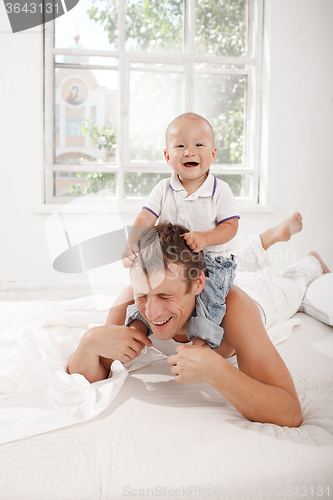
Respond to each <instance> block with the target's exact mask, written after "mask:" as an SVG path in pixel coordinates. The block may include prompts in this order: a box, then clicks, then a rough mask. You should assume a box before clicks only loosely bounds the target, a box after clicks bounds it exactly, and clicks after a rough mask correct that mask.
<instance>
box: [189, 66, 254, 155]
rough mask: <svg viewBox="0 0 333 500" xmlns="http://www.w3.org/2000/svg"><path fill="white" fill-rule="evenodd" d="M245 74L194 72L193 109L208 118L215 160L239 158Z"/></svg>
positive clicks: (242, 141) (242, 126)
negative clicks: (215, 152) (212, 132)
mask: <svg viewBox="0 0 333 500" xmlns="http://www.w3.org/2000/svg"><path fill="white" fill-rule="evenodd" d="M245 90H246V77H244V76H238V75H215V74H208V75H205V74H197V75H196V76H195V78H194V111H195V112H196V113H199V114H200V115H203V116H204V117H205V118H207V120H209V121H210V122H211V124H212V126H213V128H214V132H215V144H216V147H217V157H216V163H220V164H232V163H233V164H239V163H242V161H243V147H244V146H243V144H244V118H245V110H244V105H245Z"/></svg>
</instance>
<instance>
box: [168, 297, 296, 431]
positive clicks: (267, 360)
mask: <svg viewBox="0 0 333 500" xmlns="http://www.w3.org/2000/svg"><path fill="white" fill-rule="evenodd" d="M222 326H223V327H224V329H225V340H224V341H223V343H222V346H221V347H220V348H219V349H217V350H216V351H215V352H214V351H212V350H211V349H209V348H208V347H197V346H186V345H184V346H179V347H177V349H176V351H177V355H176V356H170V357H169V358H168V363H169V364H172V365H174V366H173V368H172V370H171V371H172V373H173V374H175V375H176V381H177V382H180V383H188V382H191V383H200V382H206V383H208V384H209V385H211V386H212V387H214V388H215V389H216V390H217V391H218V392H219V393H220V394H222V396H223V397H225V398H226V399H227V400H228V401H229V402H230V403H231V404H232V405H233V406H234V407H235V408H237V410H239V411H240V412H241V413H242V415H244V416H245V417H246V418H248V419H249V420H252V421H256V422H267V423H273V424H276V425H281V426H288V427H298V426H299V425H300V424H301V422H302V413H301V407H300V404H299V400H298V397H297V393H296V390H295V387H294V384H293V381H292V379H291V376H290V373H289V371H288V369H287V367H286V366H285V364H284V362H283V361H282V359H281V357H280V355H279V353H278V352H277V351H276V349H275V347H274V346H273V344H272V343H271V341H270V339H269V337H268V335H267V333H266V331H265V329H264V326H263V324H262V321H261V318H260V315H259V312H258V310H257V307H256V305H255V304H254V302H253V301H252V300H251V299H250V297H248V296H247V295H246V294H245V293H244V292H242V290H240V289H239V288H237V287H233V288H232V289H231V291H230V292H229V294H228V296H227V312H226V315H225V317H224V320H223V322H222ZM225 342H226V343H225ZM224 343H225V345H223V344H224ZM228 349H229V350H230V349H234V350H235V351H236V354H237V361H238V366H239V370H238V369H237V368H236V367H235V366H232V365H231V364H230V363H228V362H227V361H226V360H225V359H224V358H223V357H222V356H221V352H223V350H228Z"/></svg>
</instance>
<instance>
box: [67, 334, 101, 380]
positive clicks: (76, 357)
mask: <svg viewBox="0 0 333 500" xmlns="http://www.w3.org/2000/svg"><path fill="white" fill-rule="evenodd" d="M93 330H94V329H93V328H92V329H91V330H88V331H87V332H86V333H85V334H84V336H83V337H82V339H81V342H80V344H79V346H78V348H77V349H76V351H75V352H74V353H73V354H72V355H71V357H70V358H69V360H68V372H69V373H70V374H72V373H81V374H82V375H84V376H85V378H86V379H87V380H89V382H91V383H92V382H97V381H98V380H103V379H105V378H107V377H108V370H107V369H106V368H105V367H104V366H103V365H102V363H101V362H100V356H99V355H98V354H97V353H95V352H94V349H93V342H92V334H93Z"/></svg>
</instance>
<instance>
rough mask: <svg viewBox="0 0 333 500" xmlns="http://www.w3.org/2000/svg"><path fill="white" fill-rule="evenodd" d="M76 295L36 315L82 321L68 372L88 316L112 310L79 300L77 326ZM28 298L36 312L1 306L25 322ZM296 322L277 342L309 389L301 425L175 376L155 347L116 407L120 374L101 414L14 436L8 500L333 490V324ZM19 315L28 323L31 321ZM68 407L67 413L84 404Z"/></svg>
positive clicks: (304, 392) (1, 468) (1, 459)
mask: <svg viewBox="0 0 333 500" xmlns="http://www.w3.org/2000/svg"><path fill="white" fill-rule="evenodd" d="M73 303H74V301H68V302H67V303H57V306H56V305H54V304H53V305H52V304H50V303H49V305H48V307H47V308H46V306H45V303H44V309H43V304H42V303H39V305H38V307H37V305H36V304H35V309H34V310H35V314H37V316H35V317H34V318H33V319H34V320H36V321H39V322H40V321H41V318H42V317H46V316H47V317H48V321H49V323H48V324H49V327H48V328H49V329H51V331H53V332H54V331H56V332H57V331H58V329H59V328H60V329H61V328H62V330H61V331H62V332H63V328H65V329H70V332H69V331H68V330H66V331H67V335H64V337H65V338H68V337H69V336H70V335H73V339H74V340H73V342H72V344H66V345H67V346H69V347H68V349H67V350H64V351H63V357H62V358H61V359H58V364H59V365H57V366H56V368H57V369H58V370H59V371H64V366H63V364H64V359H65V358H66V356H67V357H68V355H69V352H70V350H71V349H73V348H74V347H75V343H77V341H78V339H79V337H80V332H81V333H82V328H83V326H84V327H86V326H89V325H92V324H95V323H98V321H96V320H97V319H98V320H100V321H102V320H103V314H104V313H103V312H102V313H101V312H99V313H98V315H97V316H94V314H92V310H91V307H90V305H89V304H88V303H85V306H84V307H83V306H82V303H80V302H76V303H75V304H76V307H78V305H80V307H81V306H82V311H81V312H82V314H81V322H73V321H72V323H71V325H70V326H68V321H69V319H68V317H69V316H68V312H69V311H72V310H73V307H74V306H73ZM59 305H61V308H62V309H63V310H64V314H65V313H66V314H67V323H66V324H65V325H64V323H62V324H61V325H59V324H58V323H59V321H60V320H59V314H58V313H57V314H56V313H55V311H59V307H58V306H59ZM18 307H21V309H20V310H21V312H22V314H23V312H25V314H28V313H27V312H26V304H24V303H22V304H16V305H11V304H8V303H7V304H5V303H2V304H1V307H0V312H1V313H2V318H3V321H4V325H5V326H8V325H9V324H12V322H13V320H14V319H15V321H16V323H17V318H18V317H21V316H20V314H19V315H18V313H17V308H18ZM36 311H39V313H36ZM52 311H53V312H52ZM5 312H6V314H5ZM29 314H32V313H31V312H30V313H29ZM38 314H39V315H40V316H38ZM52 315H53V316H52ZM36 318H37V319H36ZM52 318H53V320H52ZM82 318H83V319H82ZM30 319H31V318H30ZM295 320H297V321H294V324H295V325H296V326H294V328H293V330H292V333H291V336H290V337H289V338H288V339H287V340H284V341H283V342H280V343H279V344H278V345H277V346H276V347H277V349H278V351H279V352H280V354H281V356H282V358H283V359H284V361H285V363H286V365H287V367H288V368H289V370H290V372H291V374H292V376H293V379H294V383H295V386H296V389H297V392H298V395H299V398H300V402H301V406H302V411H303V423H302V424H301V426H300V427H299V428H291V429H290V428H287V427H279V426H276V425H273V424H261V423H255V422H250V421H248V420H247V419H246V418H244V417H243V416H242V415H241V414H240V413H239V412H238V411H237V410H236V409H235V408H233V406H232V405H231V404H230V403H229V402H228V401H226V400H225V399H224V398H223V397H222V396H221V395H220V394H219V393H218V392H216V391H215V390H214V389H212V388H211V387H210V386H208V385H206V384H200V385H195V384H177V383H175V382H174V379H173V376H172V375H171V373H170V366H169V365H168V364H167V362H166V359H165V357H163V356H160V355H158V353H156V352H153V355H152V357H151V362H150V364H147V365H146V366H143V367H142V368H139V369H136V370H134V371H132V372H130V373H126V376H124V377H123V379H121V384H120V386H119V388H118V390H117V391H115V392H116V393H114V392H113V395H112V397H109V398H108V399H107V402H106V403H105V401H104V403H105V405H104V407H103V405H101V406H100V407H98V404H99V403H100V400H101V399H103V397H102V396H103V394H102V396H101V395H99V392H98V391H99V388H100V386H101V384H102V386H105V387H106V389H105V391H107V390H108V386H107V384H111V383H112V379H111V380H108V381H103V382H102V383H101V382H99V383H97V384H91V385H90V384H89V386H90V389H91V390H94V391H95V395H94V397H93V398H92V401H93V402H94V403H95V404H96V407H97V409H96V415H95V416H93V415H94V414H93V413H92V414H91V415H89V418H85V419H84V421H81V422H80V421H79V420H77V421H70V419H69V421H68V422H69V423H67V424H66V425H64V426H62V427H61V428H58V429H53V430H49V431H45V430H44V431H43V432H42V433H40V434H37V435H31V436H29V437H23V438H15V439H13V440H11V441H9V442H6V443H4V444H2V445H1V446H0V464H1V465H0V498H1V499H4V500H10V499H24V500H39V499H43V500H53V499H54V500H60V499H61V500H63V499H68V500H76V499H77V500H84V499H86V500H97V499H103V500H111V499H112V500H116V499H124V498H136V497H140V498H147V499H148V498H150V499H157V498H168V499H176V498H181V499H183V498H191V499H202V498H225V499H241V500H243V499H263V498H270V499H281V498H282V499H287V498H288V499H294V498H296V497H303V498H330V497H331V496H332V491H333V363H332V361H333V330H332V327H329V326H327V325H325V324H323V323H320V322H319V321H318V320H316V319H314V318H311V317H310V316H307V315H306V314H304V313H298V314H297V315H296V316H295ZM62 321H63V322H64V316H62ZM18 323H19V324H16V327H22V324H23V323H24V321H23V322H22V320H20V321H19V322H18ZM77 323H79V325H78V324H77ZM52 329H54V330H52ZM2 331H3V332H4V331H6V330H5V329H3V330H2ZM119 372H120V373H122V371H121V368H120V370H119ZM67 376H68V377H71V376H69V375H67ZM79 377H81V376H79ZM82 378H84V377H82ZM82 383H83V382H82ZM95 386H96V388H95ZM87 387H88V386H82V387H81V389H80V387H79V386H78V387H77V388H76V390H78V391H80V390H81V391H83V392H84V391H86V390H87ZM111 392H112V391H111ZM52 397H54V396H52ZM87 397H88V396H87ZM88 399H89V398H88ZM78 407H79V404H78ZM64 408H65V409H64V412H63V413H66V412H67V413H70V411H72V408H71V410H70V411H69V410H67V407H66V406H65V407H64ZM51 411H52V409H51ZM72 413H73V414H74V415H75V411H74V412H72ZM78 413H80V412H79V411H78ZM14 414H15V412H14V413H13V415H14ZM54 420H56V419H54ZM0 425H1V411H0ZM59 427H60V426H59ZM22 435H24V430H22Z"/></svg>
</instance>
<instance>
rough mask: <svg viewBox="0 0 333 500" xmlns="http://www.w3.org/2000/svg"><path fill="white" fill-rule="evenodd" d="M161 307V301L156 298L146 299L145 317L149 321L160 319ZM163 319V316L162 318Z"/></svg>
mask: <svg viewBox="0 0 333 500" xmlns="http://www.w3.org/2000/svg"><path fill="white" fill-rule="evenodd" d="M162 313H163V308H162V304H161V301H160V300H159V299H158V298H157V297H154V298H151V299H148V300H147V302H146V317H147V319H148V320H150V321H156V320H159V319H161V315H162ZM162 319H163V318H162Z"/></svg>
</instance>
